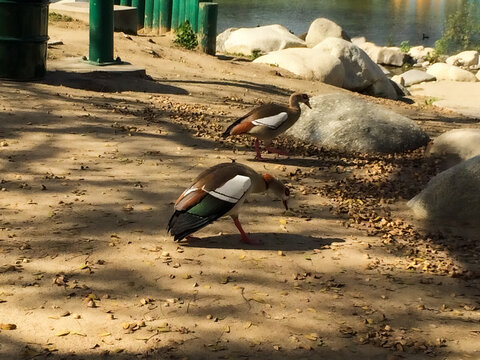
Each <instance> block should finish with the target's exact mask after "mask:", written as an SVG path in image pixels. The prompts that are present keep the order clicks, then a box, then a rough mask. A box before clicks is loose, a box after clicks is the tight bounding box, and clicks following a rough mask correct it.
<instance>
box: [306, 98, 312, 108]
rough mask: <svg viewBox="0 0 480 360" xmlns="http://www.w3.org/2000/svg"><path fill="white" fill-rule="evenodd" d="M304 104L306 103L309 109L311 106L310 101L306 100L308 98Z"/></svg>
mask: <svg viewBox="0 0 480 360" xmlns="http://www.w3.org/2000/svg"><path fill="white" fill-rule="evenodd" d="M305 105H307V106H308V107H309V108H310V109H311V108H312V107H311V106H310V101H308V100H307V101H305Z"/></svg>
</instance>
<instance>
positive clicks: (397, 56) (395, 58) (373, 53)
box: [358, 42, 405, 66]
mask: <svg viewBox="0 0 480 360" xmlns="http://www.w3.org/2000/svg"><path fill="white" fill-rule="evenodd" d="M358 46H359V47H360V48H361V49H363V50H364V51H365V52H366V53H367V54H368V56H370V58H371V59H372V60H373V61H374V62H376V63H377V64H383V65H392V66H402V65H403V63H404V62H405V53H403V52H402V51H401V50H400V48H398V47H385V46H377V45H375V44H374V43H371V42H364V43H361V44H359V45H358Z"/></svg>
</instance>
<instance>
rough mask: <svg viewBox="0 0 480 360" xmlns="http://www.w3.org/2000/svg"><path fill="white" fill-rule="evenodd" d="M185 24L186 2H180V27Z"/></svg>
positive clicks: (182, 0) (183, 0)
mask: <svg viewBox="0 0 480 360" xmlns="http://www.w3.org/2000/svg"><path fill="white" fill-rule="evenodd" d="M184 22H185V0H179V2H178V26H180V25H182V24H183V23H184Z"/></svg>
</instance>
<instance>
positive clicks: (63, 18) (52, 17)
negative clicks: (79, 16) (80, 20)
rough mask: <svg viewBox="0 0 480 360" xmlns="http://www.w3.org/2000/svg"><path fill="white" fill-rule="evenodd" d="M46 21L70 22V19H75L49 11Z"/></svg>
mask: <svg viewBox="0 0 480 360" xmlns="http://www.w3.org/2000/svg"><path fill="white" fill-rule="evenodd" d="M48 21H52V22H54V21H57V22H71V21H75V19H74V18H72V17H70V16H67V15H62V14H59V13H56V12H51V13H48Z"/></svg>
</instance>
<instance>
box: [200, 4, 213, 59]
mask: <svg viewBox="0 0 480 360" xmlns="http://www.w3.org/2000/svg"><path fill="white" fill-rule="evenodd" d="M217 16H218V4H217V3H211V2H201V3H200V5H199V9H198V43H199V45H200V49H201V50H202V51H203V52H204V53H207V54H209V55H215V52H216V47H217Z"/></svg>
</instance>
